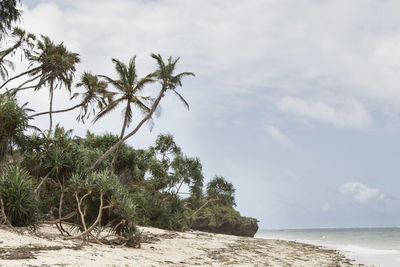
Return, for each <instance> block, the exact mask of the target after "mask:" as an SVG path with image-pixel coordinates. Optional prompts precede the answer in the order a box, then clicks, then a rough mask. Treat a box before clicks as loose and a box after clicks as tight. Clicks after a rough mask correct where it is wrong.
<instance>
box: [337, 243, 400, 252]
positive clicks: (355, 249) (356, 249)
mask: <svg viewBox="0 0 400 267" xmlns="http://www.w3.org/2000/svg"><path fill="white" fill-rule="evenodd" d="M330 247H332V248H334V249H337V250H341V251H345V252H351V253H354V254H360V255H400V251H399V250H395V249H375V248H368V247H360V246H356V245H350V244H349V245H331V246H330Z"/></svg>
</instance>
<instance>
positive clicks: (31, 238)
mask: <svg viewBox="0 0 400 267" xmlns="http://www.w3.org/2000/svg"><path fill="white" fill-rule="evenodd" d="M141 229H142V230H143V233H144V234H145V235H148V236H151V238H150V243H143V244H142V247H141V248H139V249H137V248H136V249H134V248H126V247H125V248H113V247H110V246H106V245H97V244H92V243H90V244H82V241H65V240H63V239H62V237H61V236H60V235H59V233H58V231H57V229H56V228H54V227H52V226H44V227H41V228H40V229H39V230H38V231H37V233H36V234H35V233H33V232H32V231H28V230H21V229H20V230H18V231H19V232H20V233H16V232H13V231H10V230H9V229H7V228H1V229H0V242H1V243H0V266H55V265H58V266H362V265H356V264H353V263H351V262H350V261H349V260H347V259H346V258H344V257H343V256H341V255H340V254H338V253H337V252H336V251H332V250H325V249H322V248H320V247H316V246H312V245H307V244H301V243H296V242H286V241H277V240H264V239H257V238H245V237H236V236H228V235H217V234H209V233H203V232H198V231H188V232H184V233H180V232H172V231H165V230H161V229H156V228H149V227H141Z"/></svg>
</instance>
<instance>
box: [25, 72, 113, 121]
mask: <svg viewBox="0 0 400 267" xmlns="http://www.w3.org/2000/svg"><path fill="white" fill-rule="evenodd" d="M76 86H77V87H83V88H84V89H85V91H84V92H83V93H74V94H73V95H72V97H71V100H72V99H74V98H76V97H78V96H81V97H82V100H81V101H80V103H79V104H77V105H75V106H73V107H70V108H67V109H61V110H54V111H52V113H53V114H55V113H62V112H68V111H71V110H74V109H77V108H81V111H80V113H79V114H78V117H76V119H77V121H82V122H85V119H88V118H89V116H90V115H91V114H95V109H96V107H97V108H99V109H100V110H102V109H104V108H105V107H106V106H107V105H108V104H109V103H111V100H112V96H113V93H112V92H109V91H108V90H107V83H106V82H104V81H101V80H100V79H99V78H98V76H97V75H93V74H91V73H88V72H85V73H84V74H83V75H82V76H81V80H80V82H78V83H77V84H76ZM49 113H50V111H45V112H40V113H36V114H33V115H32V116H30V117H31V118H34V117H37V116H42V115H46V114H49Z"/></svg>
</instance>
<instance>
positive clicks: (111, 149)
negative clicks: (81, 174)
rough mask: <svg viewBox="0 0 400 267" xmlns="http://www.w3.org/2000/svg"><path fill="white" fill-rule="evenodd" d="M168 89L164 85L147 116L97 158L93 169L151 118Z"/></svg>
mask: <svg viewBox="0 0 400 267" xmlns="http://www.w3.org/2000/svg"><path fill="white" fill-rule="evenodd" d="M166 91H167V87H166V86H163V88H162V89H161V91H160V94H159V95H158V97H157V99H156V100H155V101H154V103H153V106H152V107H151V110H150V112H149V113H148V114H147V116H146V117H144V118H143V119H142V120H141V121H140V122H139V124H138V125H136V128H135V129H133V131H132V132H130V133H129V134H127V135H126V136H125V137H124V138H122V139H121V140H119V141H118V142H117V143H116V144H115V145H113V146H112V147H111V148H110V149H108V150H107V151H106V152H105V153H104V154H103V155H101V157H100V158H98V159H97V161H96V162H95V163H94V164H93V166H92V167H91V168H90V169H91V171H94V170H95V169H97V168H98V167H99V165H100V164H101V163H102V162H103V161H104V160H105V159H106V158H107V157H108V156H109V155H110V154H111V153H113V152H114V151H115V150H116V149H117V148H118V146H120V145H121V144H122V142H124V141H125V140H127V139H128V138H130V137H131V136H133V135H134V134H135V133H136V132H137V131H139V129H140V127H142V125H143V124H144V123H145V122H146V121H147V120H149V119H150V118H151V116H152V115H153V113H154V111H155V110H156V108H157V107H158V104H159V103H160V101H161V99H162V98H163V97H164V94H165V92H166Z"/></svg>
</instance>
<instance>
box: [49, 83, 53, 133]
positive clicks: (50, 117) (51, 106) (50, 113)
mask: <svg viewBox="0 0 400 267" xmlns="http://www.w3.org/2000/svg"><path fill="white" fill-rule="evenodd" d="M53 94H54V91H53V81H50V107H49V119H50V126H49V134H50V132H51V129H52V128H53V116H52V115H53V114H52V112H53Z"/></svg>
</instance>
